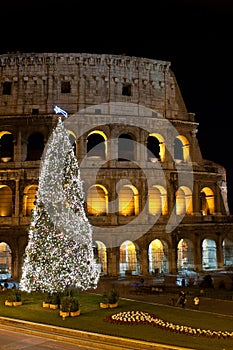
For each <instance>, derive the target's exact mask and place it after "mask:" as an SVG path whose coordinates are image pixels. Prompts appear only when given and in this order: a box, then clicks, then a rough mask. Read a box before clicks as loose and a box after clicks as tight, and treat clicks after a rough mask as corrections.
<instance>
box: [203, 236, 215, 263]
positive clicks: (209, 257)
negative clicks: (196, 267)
mask: <svg viewBox="0 0 233 350" xmlns="http://www.w3.org/2000/svg"><path fill="white" fill-rule="evenodd" d="M202 268H203V270H214V269H216V268H217V248H216V242H215V241H214V240H213V239H209V238H205V239H204V240H203V241H202Z"/></svg>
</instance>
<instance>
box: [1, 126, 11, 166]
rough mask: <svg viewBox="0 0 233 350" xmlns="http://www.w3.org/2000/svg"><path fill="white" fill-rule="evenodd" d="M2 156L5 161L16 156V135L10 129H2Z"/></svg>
mask: <svg viewBox="0 0 233 350" xmlns="http://www.w3.org/2000/svg"><path fill="white" fill-rule="evenodd" d="M0 158H1V161H2V162H4V163H7V162H9V161H11V160H13V158H14V136H13V134H12V133H11V132H9V131H0Z"/></svg>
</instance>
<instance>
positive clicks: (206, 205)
mask: <svg viewBox="0 0 233 350" xmlns="http://www.w3.org/2000/svg"><path fill="white" fill-rule="evenodd" d="M200 197H201V214H202V215H212V214H214V211H215V205H214V193H213V191H212V190H211V188H209V187H204V188H203V189H202V190H201V192H200Z"/></svg>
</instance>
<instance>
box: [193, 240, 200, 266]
mask: <svg viewBox="0 0 233 350" xmlns="http://www.w3.org/2000/svg"><path fill="white" fill-rule="evenodd" d="M193 259H194V269H195V271H196V272H198V271H201V270H202V246H201V240H200V235H199V234H195V239H194V249H193Z"/></svg>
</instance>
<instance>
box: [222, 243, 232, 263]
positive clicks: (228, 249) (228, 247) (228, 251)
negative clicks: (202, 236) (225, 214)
mask: <svg viewBox="0 0 233 350" xmlns="http://www.w3.org/2000/svg"><path fill="white" fill-rule="evenodd" d="M222 254H223V262H224V266H225V267H233V260H232V257H233V241H232V240H230V239H228V238H225V239H224V240H223V243H222Z"/></svg>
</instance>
